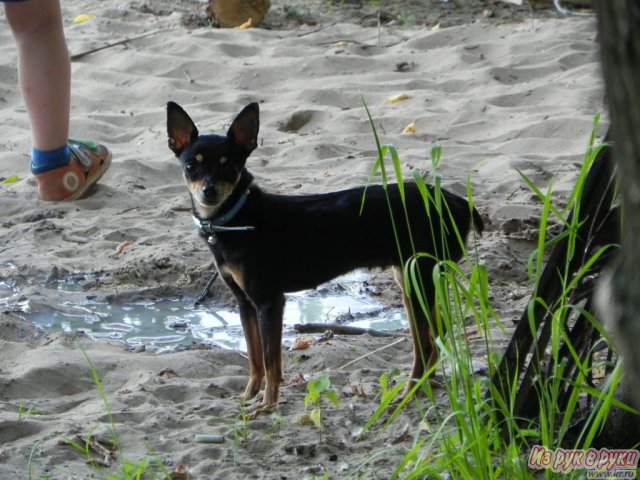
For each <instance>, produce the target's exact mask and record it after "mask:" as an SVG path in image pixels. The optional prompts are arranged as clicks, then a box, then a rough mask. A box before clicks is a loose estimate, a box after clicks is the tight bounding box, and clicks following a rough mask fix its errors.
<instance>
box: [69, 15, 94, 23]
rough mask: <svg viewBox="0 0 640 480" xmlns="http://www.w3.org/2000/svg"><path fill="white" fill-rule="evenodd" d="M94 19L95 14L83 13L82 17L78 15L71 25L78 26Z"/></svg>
mask: <svg viewBox="0 0 640 480" xmlns="http://www.w3.org/2000/svg"><path fill="white" fill-rule="evenodd" d="M92 18H95V14H93V13H81V14H80V15H76V17H75V18H74V19H73V21H72V22H71V23H73V24H74V25H75V24H78V23H83V22H86V21H87V20H91V19H92Z"/></svg>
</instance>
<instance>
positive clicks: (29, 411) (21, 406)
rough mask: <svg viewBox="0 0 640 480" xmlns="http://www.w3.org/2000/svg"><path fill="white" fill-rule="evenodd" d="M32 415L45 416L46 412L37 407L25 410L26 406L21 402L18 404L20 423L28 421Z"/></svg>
mask: <svg viewBox="0 0 640 480" xmlns="http://www.w3.org/2000/svg"><path fill="white" fill-rule="evenodd" d="M31 415H44V412H42V410H40V409H38V408H37V407H29V408H26V409H25V406H24V404H23V403H22V401H20V403H19V404H18V421H20V420H26V419H27V418H29V417H30V416H31Z"/></svg>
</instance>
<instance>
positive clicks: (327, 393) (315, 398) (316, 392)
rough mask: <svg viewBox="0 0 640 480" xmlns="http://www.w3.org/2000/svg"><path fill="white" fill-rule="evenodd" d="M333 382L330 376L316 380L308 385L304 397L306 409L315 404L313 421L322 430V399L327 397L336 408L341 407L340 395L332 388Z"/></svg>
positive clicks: (312, 412) (312, 411)
mask: <svg viewBox="0 0 640 480" xmlns="http://www.w3.org/2000/svg"><path fill="white" fill-rule="evenodd" d="M330 387H331V380H330V379H329V376H328V375H322V376H321V377H320V378H314V379H311V380H309V382H308V383H307V391H308V392H309V393H307V395H306V396H305V397H304V408H305V410H306V409H307V408H309V405H311V404H314V405H315V408H314V409H313V410H311V414H310V417H311V420H313V423H314V424H315V426H316V427H317V428H318V429H319V430H322V397H326V398H327V399H328V400H329V401H330V402H331V403H333V404H334V405H335V406H336V407H339V406H340V399H339V398H338V394H337V393H336V392H335V391H334V390H332V389H331V388H330Z"/></svg>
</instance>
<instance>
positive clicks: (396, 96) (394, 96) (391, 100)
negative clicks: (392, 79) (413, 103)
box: [387, 93, 411, 103]
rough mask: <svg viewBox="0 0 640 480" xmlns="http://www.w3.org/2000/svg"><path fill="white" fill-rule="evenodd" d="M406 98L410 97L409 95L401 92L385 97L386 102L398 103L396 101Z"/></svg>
mask: <svg viewBox="0 0 640 480" xmlns="http://www.w3.org/2000/svg"><path fill="white" fill-rule="evenodd" d="M408 98H411V97H410V96H409V95H407V94H406V93H401V94H399V95H392V96H391V97H387V102H389V103H398V102H401V101H402V100H407V99H408Z"/></svg>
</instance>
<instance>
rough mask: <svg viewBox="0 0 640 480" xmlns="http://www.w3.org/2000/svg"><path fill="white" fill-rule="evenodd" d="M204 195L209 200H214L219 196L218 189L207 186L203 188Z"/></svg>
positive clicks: (213, 186)
mask: <svg viewBox="0 0 640 480" xmlns="http://www.w3.org/2000/svg"><path fill="white" fill-rule="evenodd" d="M202 194H203V195H204V197H205V198H206V199H208V200H211V199H214V198H215V197H216V195H217V194H218V188H217V187H216V186H215V185H212V184H209V185H205V186H204V187H202Z"/></svg>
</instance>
